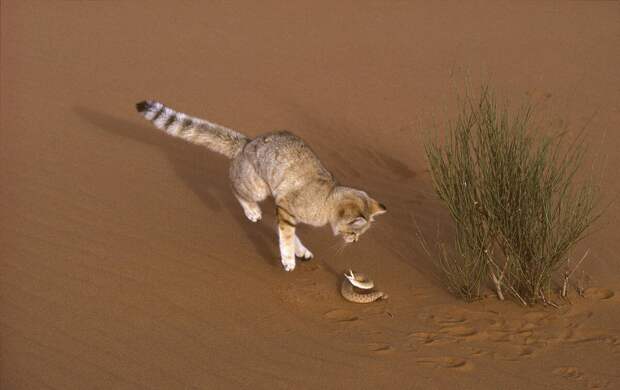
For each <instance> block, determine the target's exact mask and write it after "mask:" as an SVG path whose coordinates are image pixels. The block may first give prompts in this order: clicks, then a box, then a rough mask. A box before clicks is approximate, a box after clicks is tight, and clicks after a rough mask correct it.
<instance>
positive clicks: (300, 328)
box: [0, 1, 620, 389]
mask: <svg viewBox="0 0 620 390" xmlns="http://www.w3.org/2000/svg"><path fill="white" fill-rule="evenodd" d="M170 4H171V3H170V2H161V3H149V5H147V4H146V3H144V2H122V3H121V2H89V3H79V2H36V3H35V2H22V1H19V2H18V1H3V2H2V23H1V24H2V27H1V28H2V31H1V39H2V41H1V47H0V50H1V64H0V65H1V66H0V69H1V88H2V91H1V127H0V205H1V207H0V266H1V268H0V278H1V279H0V291H1V295H0V336H1V340H0V341H1V343H0V352H1V355H0V358H1V360H0V388H2V389H43V388H57V389H88V388H102V389H134V388H153V389H177V388H196V389H206V388H209V389H213V388H238V387H247V388H253V389H256V388H265V389H274V388H296V389H297V388H298V389H301V388H351V387H350V386H353V385H355V386H357V388H398V389H405V388H411V389H417V388H420V389H422V388H424V389H429V388H430V389H438V388H442V389H447V388H456V387H458V388H477V389H480V388H483V389H498V388H502V389H521V388H526V387H527V388H530V389H538V388H541V389H542V388H557V389H565V388H609V389H612V388H618V387H620V373H619V370H618V367H619V366H620V363H619V362H620V327H619V325H618V323H620V322H619V321H620V293H619V292H620V282H619V279H618V273H619V272H620V263H619V262H618V255H617V253H618V251H619V249H620V244H619V242H618V237H619V236H620V234H619V229H618V224H617V222H618V218H619V216H620V208H619V206H618V204H617V203H616V204H613V205H612V206H610V207H609V209H608V211H607V212H606V214H605V217H604V219H603V220H602V221H601V224H600V225H599V231H597V232H596V233H595V234H594V235H592V236H591V237H589V238H587V239H586V240H585V241H584V242H583V243H582V244H580V245H579V247H578V248H577V250H576V253H575V256H578V255H579V254H580V253H583V250H584V249H586V248H591V256H590V261H589V264H588V265H587V266H586V267H585V270H586V271H587V275H589V277H590V279H591V280H590V284H591V286H592V287H591V288H590V289H589V290H587V297H586V298H577V297H573V301H574V304H573V305H572V306H563V307H562V308H561V309H559V310H556V309H548V308H544V307H536V308H532V309H528V310H523V309H521V308H519V307H518V306H517V305H513V304H503V305H501V304H498V303H497V302H496V301H495V299H493V298H492V297H490V298H488V299H486V300H484V301H482V302H479V303H476V304H470V305H466V304H463V303H461V302H459V301H456V300H454V299H453V298H452V297H450V296H449V295H448V294H447V293H446V292H445V291H444V289H443V288H442V287H441V285H440V284H439V283H438V282H437V280H435V278H434V277H433V268H432V265H431V262H430V261H429V260H428V259H427V258H425V256H424V254H423V252H422V250H421V248H420V246H419V244H418V243H417V240H416V239H415V225H414V222H413V216H415V218H416V220H417V221H418V223H419V225H420V228H421V229H422V230H423V231H424V232H425V233H427V234H430V235H432V234H433V232H434V231H435V229H436V226H437V224H440V225H441V226H447V225H448V224H449V220H448V219H447V218H446V214H445V212H444V211H443V209H442V206H441V205H440V204H439V203H438V202H437V201H436V200H434V197H433V194H432V190H431V188H430V186H429V178H428V174H427V173H426V171H425V169H426V168H425V163H424V159H423V156H422V153H421V152H422V148H421V144H420V137H419V136H418V134H419V131H420V129H423V128H427V127H429V126H431V124H432V123H433V117H436V118H438V119H439V120H442V119H443V118H444V117H445V116H444V113H447V115H448V116H449V115H451V114H452V113H453V103H454V94H453V85H457V86H461V85H463V83H465V80H466V78H467V75H469V77H470V78H471V80H472V82H473V83H474V84H475V83H477V82H478V81H479V80H480V79H491V80H493V82H494V85H496V87H497V88H498V90H499V91H500V92H501V93H502V95H503V96H506V97H508V98H510V99H512V100H514V101H518V100H519V99H522V98H524V97H526V96H529V97H531V98H532V99H533V100H534V101H535V102H537V104H538V105H539V107H540V109H541V112H543V113H544V118H543V120H545V121H548V122H552V123H555V124H562V123H563V124H566V125H567V127H568V128H569V129H571V130H572V131H576V130H578V129H579V128H581V127H582V126H584V125H586V124H587V125H588V128H589V129H590V130H589V131H590V133H589V134H590V140H591V143H592V153H591V156H592V157H593V158H594V157H600V158H601V159H602V163H601V165H598V166H597V169H601V167H603V168H604V170H605V171H604V189H605V193H606V196H607V199H608V200H609V199H611V198H612V197H614V196H615V194H618V192H619V190H620V184H619V183H620V180H619V179H620V178H619V176H618V173H617V169H618V167H620V157H619V155H618V153H617V151H618V150H619V149H620V136H618V129H620V109H619V105H618V102H620V73H619V72H618V69H620V51H619V50H618V47H620V5H619V4H618V3H612V2H587V3H567V4H561V5H557V4H556V5H554V4H547V5H534V4H530V5H523V6H521V5H516V4H514V5H506V4H504V5H499V4H496V3H494V2H490V3H475V4H471V5H468V6H462V5H457V4H447V3H442V4H441V5H433V6H429V5H415V4H408V3H406V2H385V3H382V2H374V1H371V2H351V3H341V4H340V5H337V6H333V5H329V3H327V2H326V3H324V4H318V5H312V6H310V5H308V4H305V5H304V4H297V5H283V4H277V3H273V4H272V3H266V2H260V5H256V4H254V3H250V2H248V4H241V3H239V4H235V5H228V4H227V2H220V3H213V4H211V5H206V4H205V5H200V6H199V5H195V4H182V5H178V6H175V7H174V8H171V6H170ZM144 98H158V99H161V100H163V101H164V102H167V103H168V104H170V105H172V106H174V107H177V108H178V109H181V110H183V111H185V112H188V113H193V114H196V115H198V116H204V117H208V118H209V119H211V120H213V121H216V122H220V123H222V124H226V125H228V126H230V127H234V128H237V129H240V130H243V131H244V132H245V133H247V134H249V135H255V134H258V133H260V132H263V131H267V130H272V129H282V128H286V129H290V130H292V131H294V132H295V133H297V134H299V135H301V136H302V137H304V138H305V139H306V140H307V141H308V142H309V143H310V144H311V145H312V146H313V148H314V149H315V151H316V152H317V153H318V155H319V156H320V157H321V158H322V159H323V160H324V162H325V163H326V165H327V166H328V167H330V168H331V169H332V170H333V172H334V173H335V174H336V175H337V177H338V178H339V179H340V180H341V181H342V182H345V183H348V184H351V185H353V186H359V187H362V188H364V189H366V190H367V191H369V192H370V193H371V194H372V195H374V196H376V197H377V198H378V199H380V200H381V201H382V202H383V203H385V204H386V205H387V206H388V208H389V211H390V212H389V214H387V215H386V216H384V217H383V218H381V220H380V221H378V223H377V226H376V227H375V228H373V230H371V231H370V232H369V233H367V234H366V235H365V236H364V237H363V239H362V240H361V242H360V243H358V244H356V245H355V246H351V247H347V248H346V250H344V251H343V252H342V253H338V252H337V248H338V247H339V245H340V244H339V241H337V240H335V239H334V238H333V237H331V235H330V232H329V231H328V229H322V230H310V229H301V236H302V237H303V238H304V240H305V241H304V242H306V244H307V245H308V247H309V248H310V249H311V250H313V252H314V253H315V255H316V259H315V260H313V261H311V262H309V263H303V264H301V265H300V266H299V267H298V269H297V270H295V272H293V273H285V272H283V271H282V270H281V269H280V267H279V263H278V259H277V256H278V253H277V245H276V241H275V235H274V232H273V222H274V221H273V207H272V206H271V205H270V204H265V207H264V211H265V216H266V218H265V220H264V221H263V222H262V223H261V224H259V225H253V224H251V223H250V222H248V221H247V220H245V219H244V217H243V214H242V212H241V209H240V207H239V206H238V205H237V204H236V201H235V200H234V199H233V197H232V196H231V194H230V191H229V188H228V183H227V180H226V174H227V162H226V161H225V160H224V159H223V158H220V157H218V156H216V155H214V154H211V153H209V152H207V151H205V150H203V149H200V148H197V147H194V146H192V145H188V144H184V143H181V142H177V141H176V140H174V139H171V138H168V137H165V136H164V135H162V134H160V133H158V132H157V131H156V130H154V129H153V128H151V127H150V126H149V125H148V124H146V123H145V122H143V121H142V120H141V119H140V118H139V117H138V116H137V115H136V114H135V112H134V108H133V104H134V103H135V102H136V101H138V100H141V99H144ZM560 122H562V123H560ZM349 266H353V267H355V268H357V269H360V270H364V271H366V272H368V273H369V274H371V275H373V276H374V278H375V279H376V280H377V282H378V283H379V284H380V286H381V287H382V288H383V289H385V290H386V291H387V292H389V293H390V296H391V299H390V300H389V301H387V302H383V303H379V304H374V305H368V306H358V305H353V304H349V303H347V302H345V301H343V300H342V299H341V297H340V296H339V294H338V291H337V286H338V283H339V274H340V272H341V271H342V270H343V269H344V268H346V267H349ZM378 386H380V387H378Z"/></svg>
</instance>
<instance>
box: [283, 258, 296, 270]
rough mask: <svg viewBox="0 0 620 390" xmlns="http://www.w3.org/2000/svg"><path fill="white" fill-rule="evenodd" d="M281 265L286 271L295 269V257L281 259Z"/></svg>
mask: <svg viewBox="0 0 620 390" xmlns="http://www.w3.org/2000/svg"><path fill="white" fill-rule="evenodd" d="M282 266H283V267H284V270H285V271H286V272H291V271H292V270H294V269H295V259H292V260H291V259H282Z"/></svg>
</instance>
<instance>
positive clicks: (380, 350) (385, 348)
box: [368, 343, 395, 355]
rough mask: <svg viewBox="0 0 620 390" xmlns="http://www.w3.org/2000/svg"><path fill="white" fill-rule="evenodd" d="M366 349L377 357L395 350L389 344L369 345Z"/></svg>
mask: <svg viewBox="0 0 620 390" xmlns="http://www.w3.org/2000/svg"><path fill="white" fill-rule="evenodd" d="M368 349H369V350H370V351H371V352H374V353H375V354H377V355H387V354H390V353H392V352H394V351H395V348H394V347H392V346H391V345H389V344H380V343H371V344H368Z"/></svg>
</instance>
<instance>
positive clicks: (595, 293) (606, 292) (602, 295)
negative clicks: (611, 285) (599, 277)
mask: <svg viewBox="0 0 620 390" xmlns="http://www.w3.org/2000/svg"><path fill="white" fill-rule="evenodd" d="M615 295H616V293H614V292H613V291H612V290H610V289H607V288H595V287H591V288H588V289H586V290H585V291H584V292H583V296H584V297H586V298H588V299H598V300H601V301H604V300H607V299H611V298H613V297H614V296H615Z"/></svg>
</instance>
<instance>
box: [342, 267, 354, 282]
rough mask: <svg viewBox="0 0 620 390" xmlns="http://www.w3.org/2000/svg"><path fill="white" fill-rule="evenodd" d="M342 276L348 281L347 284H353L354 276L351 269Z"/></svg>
mask: <svg viewBox="0 0 620 390" xmlns="http://www.w3.org/2000/svg"><path fill="white" fill-rule="evenodd" d="M344 276H345V277H346V278H347V279H349V282H351V283H353V282H354V281H355V274H354V273H353V270H352V269H349V271H347V272H345V273H344Z"/></svg>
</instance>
